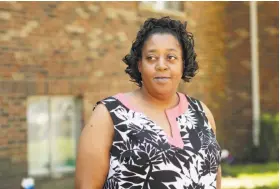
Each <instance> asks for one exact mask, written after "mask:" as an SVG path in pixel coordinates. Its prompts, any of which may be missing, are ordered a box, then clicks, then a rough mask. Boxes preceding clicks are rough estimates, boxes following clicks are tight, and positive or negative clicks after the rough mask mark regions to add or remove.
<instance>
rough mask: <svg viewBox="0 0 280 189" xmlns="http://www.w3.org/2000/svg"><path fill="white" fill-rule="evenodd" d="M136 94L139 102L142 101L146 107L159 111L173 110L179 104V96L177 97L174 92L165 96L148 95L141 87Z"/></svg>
mask: <svg viewBox="0 0 280 189" xmlns="http://www.w3.org/2000/svg"><path fill="white" fill-rule="evenodd" d="M136 94H138V95H139V97H140V99H141V101H144V103H147V105H149V106H151V107H153V108H156V109H159V110H165V109H170V108H173V107H175V106H177V105H178V104H179V102H180V98H179V95H177V93H176V92H174V93H172V94H167V95H157V94H153V93H150V92H149V91H148V90H146V89H145V88H144V87H141V88H140V89H138V90H137V91H136Z"/></svg>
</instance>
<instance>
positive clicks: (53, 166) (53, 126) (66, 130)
mask: <svg viewBox="0 0 280 189" xmlns="http://www.w3.org/2000/svg"><path fill="white" fill-rule="evenodd" d="M27 124H28V173H29V175H46V174H50V175H54V174H56V173H63V172H71V171H74V169H75V161H76V146H77V138H78V136H79V134H80V129H81V127H82V100H81V99H80V98H76V97H73V96H63V97H62V96H52V97H47V96H32V97H29V98H28V100H27Z"/></svg>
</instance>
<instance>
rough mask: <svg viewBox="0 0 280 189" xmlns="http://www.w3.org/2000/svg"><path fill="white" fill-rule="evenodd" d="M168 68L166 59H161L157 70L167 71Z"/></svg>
mask: <svg viewBox="0 0 280 189" xmlns="http://www.w3.org/2000/svg"><path fill="white" fill-rule="evenodd" d="M167 68H168V67H167V65H166V62H165V59H164V58H163V57H160V58H159V60H158V62H157V64H156V69H157V70H166V69H167Z"/></svg>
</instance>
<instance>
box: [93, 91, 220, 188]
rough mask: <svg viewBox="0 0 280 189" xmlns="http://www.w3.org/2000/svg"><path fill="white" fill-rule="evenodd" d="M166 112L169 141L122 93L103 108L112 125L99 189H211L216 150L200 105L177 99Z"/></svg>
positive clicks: (192, 100)
mask: <svg viewBox="0 0 280 189" xmlns="http://www.w3.org/2000/svg"><path fill="white" fill-rule="evenodd" d="M178 95H179V97H180V103H179V104H178V105H177V106H176V107H174V108H172V109H168V110H166V111H165V113H166V116H167V118H168V120H169V122H170V126H171V131H172V137H171V136H168V135H167V134H166V133H165V132H164V130H163V129H162V128H161V127H160V126H159V125H157V124H156V123H155V122H154V121H153V120H151V119H149V117H148V116H146V115H145V114H144V113H142V112H140V111H137V108H135V107H132V106H130V104H129V102H127V100H126V99H125V98H124V95H123V94H122V93H120V94H117V95H115V96H112V97H108V98H106V99H104V100H102V101H99V102H98V103H97V104H99V103H103V104H104V105H105V106H106V108H107V109H108V111H109V112H110V115H111V118H112V120H113V123H114V138H113V144H112V148H111V151H110V154H111V158H110V170H109V172H108V176H107V179H106V182H105V184H104V189H123V188H130V189H141V188H142V189H191V188H193V189H194V188H196V189H202V188H205V189H212V188H216V176H217V171H218V166H219V164H220V161H221V148H220V146H219V144H218V142H217V140H216V137H215V135H214V132H213V130H212V129H211V126H210V123H209V122H208V120H207V117H206V115H205V112H204V111H203V108H202V106H201V103H200V102H199V100H196V99H195V98H193V97H190V96H188V95H184V94H182V93H178Z"/></svg>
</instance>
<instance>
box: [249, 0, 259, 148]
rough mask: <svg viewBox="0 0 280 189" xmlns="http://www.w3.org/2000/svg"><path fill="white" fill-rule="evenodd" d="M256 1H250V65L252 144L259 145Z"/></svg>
mask: <svg viewBox="0 0 280 189" xmlns="http://www.w3.org/2000/svg"><path fill="white" fill-rule="evenodd" d="M257 11H258V10H257V2H256V1H250V30H251V60H252V61H251V66H252V79H251V81H252V106H253V107H252V108H253V144H254V145H255V146H259V143H260V141H259V135H260V97H259V49H258V14H257Z"/></svg>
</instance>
